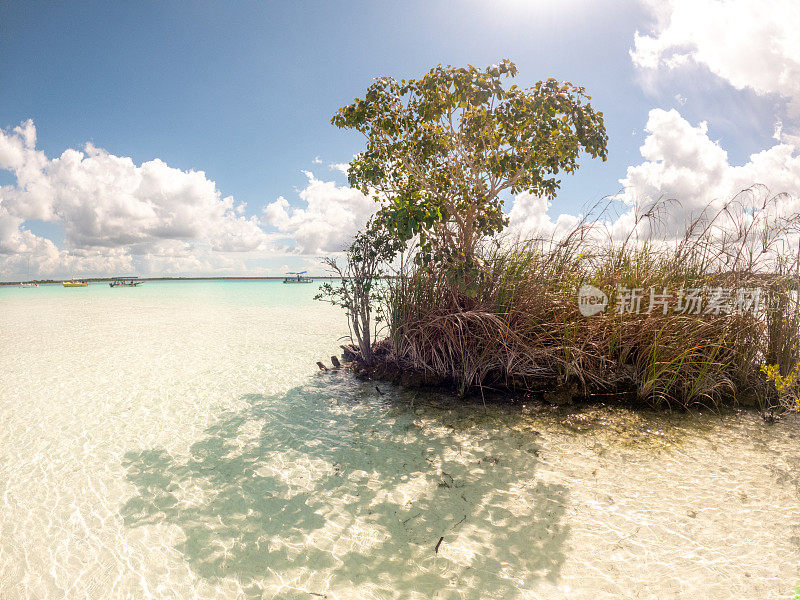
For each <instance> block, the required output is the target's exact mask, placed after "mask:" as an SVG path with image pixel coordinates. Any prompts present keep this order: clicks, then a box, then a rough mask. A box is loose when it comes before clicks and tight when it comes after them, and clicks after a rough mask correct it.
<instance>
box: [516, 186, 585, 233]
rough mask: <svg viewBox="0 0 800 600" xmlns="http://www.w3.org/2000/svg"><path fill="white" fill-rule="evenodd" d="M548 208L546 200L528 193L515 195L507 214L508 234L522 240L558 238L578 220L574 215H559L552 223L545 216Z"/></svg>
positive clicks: (549, 203) (547, 216) (548, 217)
mask: <svg viewBox="0 0 800 600" xmlns="http://www.w3.org/2000/svg"><path fill="white" fill-rule="evenodd" d="M550 206H551V202H550V201H549V200H548V199H547V198H543V197H541V196H536V195H534V194H531V193H529V192H522V193H520V194H517V195H516V196H515V197H514V203H513V204H512V206H511V210H510V211H509V213H508V220H509V226H508V228H509V232H510V233H511V234H512V235H518V236H520V237H522V238H545V239H546V238H558V237H560V236H561V235H564V234H565V233H567V232H568V231H570V230H571V229H572V228H573V227H575V225H577V223H578V221H579V220H580V217H577V216H575V215H569V214H560V215H559V216H558V217H557V218H556V220H555V221H553V220H552V219H551V218H550V216H549V215H548V214H547V211H548V210H549V209H550Z"/></svg>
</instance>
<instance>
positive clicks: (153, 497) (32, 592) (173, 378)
mask: <svg viewBox="0 0 800 600" xmlns="http://www.w3.org/2000/svg"><path fill="white" fill-rule="evenodd" d="M316 289H317V286H316V285H313V284H312V285H292V286H289V285H283V284H282V283H281V282H280V281H252V280H247V281H199V282H194V281H192V282H146V283H145V284H144V285H143V286H141V287H138V288H116V289H111V288H109V286H108V285H107V284H105V283H103V284H93V285H90V286H89V287H87V288H73V289H68V288H62V287H61V286H60V285H59V286H55V285H54V286H41V287H39V288H16V287H0V332H1V333H2V336H0V597H1V598H3V599H4V600H6V599H8V600H15V599H21V598H65V597H66V598H70V599H71V598H97V599H100V598H103V599H106V598H137V599H138V598H158V599H163V598H175V599H179V598H180V599H184V598H198V599H212V598H213V599H230V598H287V599H289V598H292V599H294V598H320V597H327V598H342V599H344V598H354V599H355V598H359V599H360V598H398V599H399V598H476V599H477V598H481V599H485V598H498V599H501V598H502V599H506V598H548V599H550V598H555V599H561V598H564V599H566V598H569V599H574V598H578V599H583V598H585V599H592V600H597V599H602V598H609V599H610V598H688V597H697V598H706V599H713V598H720V599H722V598H725V599H727V598H731V597H741V598H791V597H792V595H793V593H794V589H795V587H796V586H797V584H798V582H800V418H799V417H798V416H796V415H795V416H790V417H786V418H784V419H783V420H782V421H780V422H778V423H776V424H774V425H767V424H765V423H764V422H763V421H762V419H761V418H760V417H759V416H758V415H757V414H756V413H754V412H744V411H735V410H730V411H726V412H723V413H713V412H707V411H703V412H697V413H691V414H677V413H653V412H649V411H643V410H639V411H633V410H630V409H625V408H614V407H608V406H594V407H571V408H551V407H549V406H547V405H542V404H540V403H539V402H537V401H535V400H530V399H529V400H526V399H519V401H518V402H517V403H515V404H513V405H510V404H508V403H499V402H490V403H489V404H488V406H487V407H486V408H484V407H483V405H482V404H481V403H480V402H479V401H478V402H477V403H474V404H464V403H460V402H458V401H456V400H454V399H453V398H451V397H449V396H447V395H443V394H433V393H430V394H428V393H421V392H417V391H413V390H405V389H402V388H397V387H393V386H389V385H387V384H384V383H380V384H378V387H379V389H380V391H378V390H377V389H376V386H375V383H374V382H362V381H359V380H357V379H355V378H353V377H352V376H350V375H348V374H347V373H345V372H339V373H337V372H334V373H327V374H322V373H319V372H318V371H317V368H316V366H315V362H316V361H317V360H325V362H327V363H329V360H328V359H327V357H329V356H330V355H331V354H334V353H337V350H338V344H339V343H341V341H339V340H338V338H340V337H341V336H343V335H345V334H346V333H347V325H346V322H345V320H344V317H343V315H342V314H341V313H340V311H339V310H338V309H335V308H333V307H330V306H327V305H324V304H321V303H318V302H315V301H313V295H314V293H315V292H316Z"/></svg>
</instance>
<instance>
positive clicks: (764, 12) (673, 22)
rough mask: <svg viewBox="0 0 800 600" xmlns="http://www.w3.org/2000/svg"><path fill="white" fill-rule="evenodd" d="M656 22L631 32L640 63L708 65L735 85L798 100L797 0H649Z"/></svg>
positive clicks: (799, 16)
mask: <svg viewBox="0 0 800 600" xmlns="http://www.w3.org/2000/svg"><path fill="white" fill-rule="evenodd" d="M648 4H650V6H651V8H652V12H653V13H654V15H655V17H656V26H655V28H654V31H653V32H651V33H650V34H641V33H639V32H638V31H637V32H636V33H635V35H634V47H633V49H632V50H631V58H632V59H633V62H634V64H635V65H636V66H638V67H641V68H644V69H656V68H658V67H661V66H663V67H666V68H667V69H676V68H679V67H682V66H684V65H687V64H689V63H694V64H696V65H702V66H705V67H707V68H708V69H709V70H710V71H711V72H712V73H714V74H716V75H718V76H719V77H721V78H723V79H724V80H726V81H727V82H729V83H730V84H731V85H733V86H734V87H735V88H737V89H744V88H749V89H752V90H753V91H755V92H756V93H757V94H762V95H763V94H770V93H775V94H779V95H781V96H783V97H785V98H789V99H791V100H793V102H794V103H795V105H796V106H800V36H798V35H797V32H798V31H800V4H798V3H797V0H772V1H771V2H768V3H762V2H754V1H752V0H724V1H720V0H658V1H651V2H649V3H648Z"/></svg>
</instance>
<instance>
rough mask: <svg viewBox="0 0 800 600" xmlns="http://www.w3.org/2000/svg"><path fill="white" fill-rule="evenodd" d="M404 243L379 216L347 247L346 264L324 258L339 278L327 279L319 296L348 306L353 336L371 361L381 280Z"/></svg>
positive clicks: (324, 299)
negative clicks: (373, 331) (328, 280)
mask: <svg viewBox="0 0 800 600" xmlns="http://www.w3.org/2000/svg"><path fill="white" fill-rule="evenodd" d="M403 246H404V244H403V243H402V242H400V241H399V240H397V238H395V237H394V236H392V235H391V234H390V233H389V231H388V229H387V228H386V226H385V223H384V222H383V220H382V218H381V217H380V216H377V217H374V218H373V219H371V220H370V221H369V222H368V223H367V225H366V227H365V228H364V229H363V230H362V231H360V232H359V233H357V234H356V237H355V239H354V240H353V242H352V244H350V247H349V248H348V249H347V251H346V256H345V263H344V266H340V265H339V263H338V261H337V260H336V259H335V258H330V257H328V258H325V259H323V262H324V263H325V264H326V265H327V267H328V270H329V271H330V272H331V273H332V274H334V275H335V276H336V278H337V279H338V281H337V282H335V283H323V284H322V286H320V291H319V293H318V294H317V295H316V296H315V299H316V300H322V301H324V302H330V303H331V304H333V305H335V306H340V307H342V308H344V309H345V311H346V313H347V322H348V325H349V327H350V334H351V339H352V338H355V340H354V341H355V342H356V344H357V345H358V349H359V352H360V354H361V360H362V361H363V362H364V363H365V364H367V365H371V364H372V363H373V361H374V354H373V352H372V340H373V334H372V327H373V324H375V323H377V321H378V319H377V318H376V319H375V320H373V318H372V316H373V312H374V311H375V307H376V304H377V301H378V296H379V290H378V287H377V283H378V281H379V280H380V279H381V277H383V276H384V275H385V273H384V269H385V267H386V265H387V264H388V263H389V262H390V261H391V260H392V259H393V258H394V257H395V256H396V255H397V253H398V252H399V251H400V250H401V249H402V247H403Z"/></svg>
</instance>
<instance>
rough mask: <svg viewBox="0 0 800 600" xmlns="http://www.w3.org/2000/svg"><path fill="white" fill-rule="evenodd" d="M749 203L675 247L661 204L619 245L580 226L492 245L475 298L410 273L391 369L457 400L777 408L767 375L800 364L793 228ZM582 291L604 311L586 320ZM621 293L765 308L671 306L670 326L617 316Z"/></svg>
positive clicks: (739, 203)
mask: <svg viewBox="0 0 800 600" xmlns="http://www.w3.org/2000/svg"><path fill="white" fill-rule="evenodd" d="M744 194H746V196H739V197H737V198H736V199H734V200H733V201H731V202H729V203H728V204H726V205H725V206H723V207H722V208H721V209H719V210H715V211H714V212H713V213H712V212H711V211H710V210H709V211H706V213H705V214H703V215H701V216H699V217H697V218H695V219H694V220H693V221H692V222H691V223H689V224H688V225H687V227H686V228H685V232H684V234H683V235H682V236H681V238H680V239H675V238H674V236H673V237H672V239H667V238H666V236H663V235H661V236H659V235H658V226H659V224H663V223H664V222H665V216H664V214H665V213H664V212H662V211H665V210H666V209H668V203H660V204H658V205H656V206H655V207H654V208H652V209H651V210H650V211H648V212H647V213H645V214H643V215H641V217H639V219H638V220H637V227H636V228H635V231H634V233H632V234H631V235H630V236H629V237H628V238H627V239H624V240H614V239H613V238H612V237H611V235H610V234H609V232H607V231H605V230H604V229H603V228H602V227H601V226H599V225H598V224H597V222H596V221H595V222H593V223H589V222H588V221H584V222H582V223H581V224H579V225H578V226H577V227H576V228H575V229H574V230H573V231H571V232H570V233H569V234H568V235H566V236H564V237H562V238H560V239H552V238H549V239H541V238H540V239H532V240H525V241H517V242H514V243H509V241H508V240H505V241H504V242H503V243H500V244H491V245H487V247H486V248H485V249H484V250H483V252H482V254H481V257H480V259H481V265H482V275H481V276H480V277H479V278H478V279H477V280H475V281H473V282H470V283H471V287H472V290H473V291H474V297H473V296H471V295H470V296H467V295H465V294H463V293H460V292H459V291H458V290H459V288H458V286H457V285H456V284H455V283H454V282H453V281H452V278H451V277H450V275H449V274H448V271H447V269H444V268H440V269H437V268H430V267H426V268H424V269H423V268H415V267H407V268H405V269H404V270H403V271H402V273H401V276H400V277H398V278H397V279H395V280H393V281H392V282H391V283H390V285H389V289H388V293H387V296H386V309H387V315H388V317H389V331H390V339H391V340H392V343H393V353H394V358H395V359H396V360H397V361H398V362H399V363H400V364H401V365H402V367H403V368H405V369H410V370H415V371H418V372H422V373H427V374H431V375H434V376H436V377H440V378H445V379H447V380H449V381H451V382H452V383H453V384H455V385H456V386H457V387H458V389H459V390H460V392H461V393H465V392H467V391H468V390H470V389H474V388H483V387H503V388H511V389H515V390H553V389H560V390H566V391H568V392H569V393H570V394H574V395H578V396H592V395H598V394H604V395H608V394H612V395H613V394H622V395H629V396H635V397H636V398H638V399H639V400H643V401H646V402H648V403H651V404H654V405H679V406H683V407H690V406H692V405H697V404H702V405H717V404H719V403H721V402H725V401H740V402H745V401H748V402H751V401H757V402H760V403H761V404H762V405H764V404H769V403H771V402H774V401H775V390H774V387H771V386H770V384H769V382H767V381H766V379H765V377H764V374H763V373H762V372H761V366H762V365H763V364H765V363H767V364H778V365H779V366H780V369H781V371H782V372H789V371H790V370H791V369H792V368H793V366H794V365H795V364H797V362H798V360H800V355H799V354H798V345H797V344H798V325H799V324H800V319H799V318H798V303H797V294H796V292H795V290H797V283H798V255H797V221H796V219H795V218H780V216H779V215H777V216H776V210H777V207H778V206H779V203H778V202H777V201H776V198H775V197H769V196H768V195H767V194H766V193H765V192H764V190H760V189H751V190H746V191H745V192H744ZM758 194H761V195H763V201H762V202H761V203H760V204H758V205H757V206H756V208H755V209H754V208H753V205H754V202H753V200H754V198H756V197H757V195H758ZM791 244H793V246H791ZM585 284H590V285H593V286H595V287H597V288H599V289H601V290H604V291H606V292H607V293H608V294H609V300H610V301H609V308H608V310H606V311H605V312H603V313H600V314H597V315H593V316H589V317H586V316H583V315H581V313H580V312H579V308H578V302H577V290H578V289H579V288H580V287H581V286H582V285H585ZM619 287H624V288H643V289H644V290H645V291H644V295H645V300H643V303H642V308H643V309H645V308H646V306H647V302H646V296H647V294H648V291H649V289H650V288H651V287H654V288H656V289H657V290H658V291H660V290H662V288H666V289H667V291H670V292H673V294H676V293H677V292H678V291H679V290H680V289H682V288H683V289H688V288H704V289H705V290H706V292H705V293H704V298H705V301H706V303H707V302H708V299H709V295H710V291H709V290H713V289H714V288H725V289H731V290H738V289H743V288H760V289H761V290H762V297H761V306H760V309H759V310H758V311H757V312H752V311H750V312H748V311H744V312H739V313H735V314H734V313H732V314H713V313H701V314H680V313H677V312H675V311H674V304H673V306H671V307H670V310H669V311H668V312H667V314H663V313H662V311H661V309H660V308H659V309H657V310H655V311H653V312H650V313H646V312H644V310H643V312H642V313H639V314H617V313H616V310H615V307H616V302H617V300H618V298H617V293H616V290H618V289H619ZM462 289H463V282H462ZM676 300H677V298H675V296H674V295H673V303H674V302H675V301H676Z"/></svg>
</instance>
